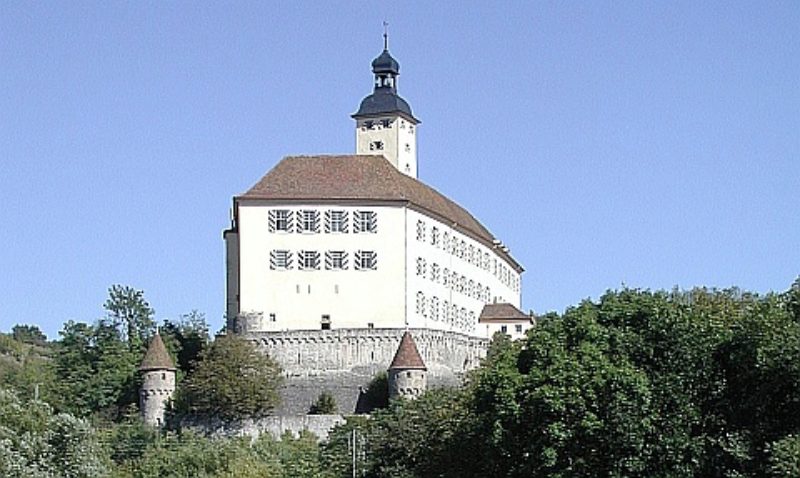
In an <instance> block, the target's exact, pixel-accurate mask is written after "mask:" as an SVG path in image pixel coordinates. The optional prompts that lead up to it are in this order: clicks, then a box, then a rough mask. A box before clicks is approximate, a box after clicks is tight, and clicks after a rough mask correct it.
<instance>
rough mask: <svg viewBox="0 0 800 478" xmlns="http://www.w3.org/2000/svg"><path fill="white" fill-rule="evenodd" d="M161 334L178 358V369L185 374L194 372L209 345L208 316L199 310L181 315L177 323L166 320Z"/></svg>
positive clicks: (160, 331)
mask: <svg viewBox="0 0 800 478" xmlns="http://www.w3.org/2000/svg"><path fill="white" fill-rule="evenodd" d="M159 333H160V334H161V338H162V339H163V340H164V344H165V345H166V346H167V349H168V350H169V351H170V352H171V353H172V354H173V355H174V356H175V357H176V358H177V361H176V365H177V366H178V369H180V370H181V371H183V372H184V373H189V372H191V371H192V370H193V367H194V364H195V363H196V362H197V361H198V359H199V358H200V352H201V351H202V350H203V348H204V347H205V346H206V345H208V343H209V336H208V323H207V322H206V316H205V314H203V313H202V312H199V311H197V310H192V311H191V312H189V313H188V314H184V315H181V317H180V318H179V319H178V320H177V321H170V320H164V323H163V324H162V326H161V328H160V330H159Z"/></svg>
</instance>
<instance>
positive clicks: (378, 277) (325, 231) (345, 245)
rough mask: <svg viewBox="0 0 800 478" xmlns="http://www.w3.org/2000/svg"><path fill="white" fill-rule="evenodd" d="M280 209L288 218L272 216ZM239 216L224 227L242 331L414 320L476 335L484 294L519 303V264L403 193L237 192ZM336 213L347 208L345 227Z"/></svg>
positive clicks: (234, 311)
mask: <svg viewBox="0 0 800 478" xmlns="http://www.w3.org/2000/svg"><path fill="white" fill-rule="evenodd" d="M376 160H377V159H376ZM364 214H374V229H373V230H372V231H364V230H361V229H363V227H361V228H359V227H356V225H355V224H356V221H357V218H360V217H361V216H362V215H364ZM284 215H285V216H287V217H291V221H292V226H291V227H283V225H282V224H281V225H278V224H276V222H275V221H276V219H275V218H276V216H284ZM237 216H238V220H237V226H238V227H237V230H238V234H228V235H226V238H227V239H228V244H227V250H228V253H229V254H233V255H234V257H229V258H228V261H227V263H228V267H229V268H230V267H235V266H237V265H238V268H239V269H238V273H235V274H234V273H231V271H230V270H229V274H228V294H229V310H228V314H229V316H237V315H240V316H243V317H244V318H245V319H246V320H245V321H241V323H245V324H246V329H247V331H248V332H264V331H285V330H319V329H324V328H331V329H340V328H403V327H414V328H424V329H435V330H446V331H455V332H461V333H465V334H469V335H471V336H478V337H484V336H485V333H486V332H485V331H484V330H482V329H481V328H480V327H479V326H478V316H479V315H480V312H481V310H482V308H483V306H484V305H485V304H487V303H491V302H509V303H511V304H513V305H514V306H515V307H519V305H520V274H519V272H518V271H517V270H516V269H515V267H513V266H512V265H511V264H509V263H508V262H507V261H506V259H504V257H503V255H501V254H498V253H497V249H496V248H493V247H487V246H486V245H485V244H483V243H482V242H480V241H477V240H475V239H472V238H471V237H470V236H468V235H467V234H464V233H463V232H461V231H458V230H456V229H454V228H452V227H450V226H448V225H446V224H444V223H443V222H441V221H439V220H436V219H434V218H432V217H430V216H428V215H425V214H422V213H421V212H419V211H417V210H415V209H414V208H413V206H408V205H407V204H406V203H396V204H392V203H389V204H380V203H374V204H363V205H355V204H345V203H338V204H337V203H333V202H331V203H324V204H304V205H298V204H280V203H276V202H274V201H264V200H247V201H245V200H240V202H239V204H238V214H237ZM271 216H272V218H271ZM334 216H337V217H339V218H346V224H347V225H346V227H345V228H344V230H343V231H342V230H336V229H341V225H340V226H339V227H333V228H332V226H333V224H332V223H331V219H332V217H334ZM305 219H308V222H309V224H305V225H304V224H302V223H303V221H304V220H305ZM340 222H341V221H340ZM276 226H277V227H276ZM281 229H288V230H281ZM303 229H309V230H303ZM234 241H235V242H234ZM237 243H238V244H237ZM365 257H366V258H371V261H366V260H365ZM370 262H371V263H370ZM237 285H238V286H239V290H238V292H237V291H236V290H235V288H236V286H237ZM231 297H234V300H233V301H231V300H230V298H231ZM235 297H238V298H239V301H238V304H237V303H236V300H235ZM237 305H238V307H237Z"/></svg>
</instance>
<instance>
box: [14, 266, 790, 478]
mask: <svg viewBox="0 0 800 478" xmlns="http://www.w3.org/2000/svg"><path fill="white" fill-rule="evenodd" d="M105 309H106V316H105V317H104V318H102V319H100V320H98V321H95V322H93V323H91V324H88V323H79V322H68V323H66V324H65V325H64V328H63V329H62V331H61V333H60V338H59V339H58V340H55V341H50V342H47V341H46V340H45V338H44V337H43V336H41V335H40V334H41V333H40V332H39V333H37V332H38V328H36V327H35V326H24V327H23V326H19V328H17V327H15V330H14V331H12V332H11V333H9V334H2V335H0V389H5V390H4V391H2V392H0V476H8V477H17V476H19V477H23V476H24V477H30V476H36V477H51V476H52V477H55V476H74V477H99V476H112V477H131V478H133V477H228V476H230V477H233V476H237V477H250V476H253V477H256V476H258V477H319V478H334V477H337V478H338V477H342V478H343V477H350V476H353V471H354V470H353V466H354V465H355V467H356V469H355V474H356V476H365V477H399V478H405V477H408V478H412V477H420V478H422V477H530V476H552V477H595V476H597V477H601V476H602V477H606V476H615V477H623V476H631V477H633V476H647V477H694V476H697V477H731V478H733V477H764V476H766V477H796V476H800V280H798V281H796V282H795V283H794V284H793V285H792V286H791V287H790V288H789V289H788V290H787V291H786V292H784V293H779V294H778V293H776V294H766V295H758V294H753V293H748V292H745V291H740V290H737V289H730V290H706V289H702V288H701V289H694V290H691V291H680V290H674V291H657V292H651V291H645V290H631V289H623V290H620V291H610V292H607V293H606V294H605V295H603V296H602V297H601V298H600V299H599V300H597V301H590V300H586V301H584V302H582V303H580V304H578V305H576V306H574V307H571V308H569V309H567V310H566V311H565V312H564V313H561V314H559V313H550V314H547V315H545V316H542V317H540V318H539V321H538V324H537V326H536V327H534V328H533V329H532V330H531V331H530V332H529V333H528V335H527V337H526V338H525V339H523V340H520V341H515V342H512V341H510V340H508V339H507V337H505V336H502V335H498V336H496V337H495V338H494V340H493V342H492V345H491V349H490V351H489V354H488V356H487V358H486V360H485V361H484V363H483V364H482V366H481V367H480V368H478V369H477V370H475V371H474V372H473V373H472V374H471V375H470V376H469V377H468V380H467V382H466V383H465V384H464V385H463V386H462V387H459V388H456V389H439V390H432V391H429V392H428V393H426V394H425V395H424V396H423V397H422V398H420V399H419V400H416V401H413V402H403V401H393V402H391V403H389V404H388V406H387V407H385V408H384V409H382V410H379V411H377V412H375V413H374V414H373V415H372V417H371V418H370V419H366V418H364V417H354V418H352V419H350V420H348V422H347V423H346V424H344V425H341V426H339V427H337V428H336V429H335V430H334V431H333V432H332V434H331V436H330V438H329V440H328V442H326V443H322V444H317V442H316V440H315V439H314V438H313V437H312V436H307V435H304V436H301V437H299V438H293V437H289V436H286V437H284V439H283V440H281V441H278V440H274V439H272V438H269V437H261V438H259V439H258V440H256V441H250V440H249V439H240V438H233V439H221V438H209V437H205V436H201V435H198V434H196V433H192V432H188V431H185V430H180V429H175V428H172V429H166V430H161V431H157V430H154V429H151V428H148V427H145V426H143V425H142V424H141V423H140V421H139V419H138V416H137V411H136V389H137V387H138V380H139V379H138V376H137V375H138V374H137V372H136V366H137V365H138V361H140V360H141V357H142V355H143V353H144V346H145V344H146V343H147V340H148V339H149V337H150V336H151V335H152V333H153V332H154V328H155V323H154V321H153V320H152V316H153V312H152V309H151V308H150V306H149V305H148V304H147V303H146V301H145V300H144V297H143V295H142V293H141V291H136V290H135V289H131V288H126V287H119V286H115V287H113V288H112V289H111V290H110V294H109V302H107V303H106V307H105ZM161 334H162V336H163V337H164V339H165V342H166V344H167V346H168V348H169V349H170V352H171V353H172V355H173V358H174V359H175V360H176V363H177V364H178V368H179V384H178V397H184V398H183V399H181V400H183V402H182V403H183V405H182V406H183V412H182V413H190V414H191V413H195V414H197V413H211V414H216V415H217V416H219V417H235V418H243V417H247V416H248V414H251V413H252V414H262V413H264V412H265V411H268V410H269V408H270V406H271V405H272V404H271V403H267V404H266V406H255V405H254V404H256V403H257V402H259V400H256V401H255V402H254V401H253V400H252V396H251V397H242V398H243V400H241V405H242V407H241V408H239V409H236V411H233V412H232V411H230V410H228V409H219V408H218V407H220V406H222V405H221V404H218V403H212V402H213V401H208V400H206V399H205V397H207V396H210V395H208V394H205V392H204V391H203V390H204V389H203V387H204V386H206V385H204V384H213V385H208V386H209V387H214V388H215V389H217V390H218V391H220V390H228V388H227V387H229V384H230V383H233V382H236V381H237V380H238V381H240V380H241V374H240V373H239V372H240V370H238V369H237V368H236V367H230V366H228V365H230V364H231V363H232V362H233V363H237V362H236V360H238V359H236V360H233V359H231V360H229V359H223V360H222V361H220V362H218V363H216V364H212V363H210V362H209V363H208V364H206V365H204V364H203V362H204V360H205V359H207V358H209V357H223V358H224V357H230V355H229V354H231V353H234V352H233V351H234V350H238V352H235V353H240V354H245V355H241V356H246V354H249V353H251V351H250V350H246V345H242V344H241V343H236V344H235V345H234V346H228V345H225V343H224V341H223V342H220V341H219V339H218V340H216V341H213V342H212V341H211V340H210V338H209V336H208V331H207V326H206V324H205V320H204V319H203V317H202V314H199V313H192V314H188V315H187V316H185V317H182V318H180V319H178V320H176V321H165V322H164V324H163V326H162V327H161ZM218 342H219V343H218ZM212 344H217V345H216V347H228V348H225V349H222V350H216V351H214V346H212ZM209 360H210V359H209ZM198 370H200V371H202V372H198ZM263 370H264V373H267V374H268V375H266V377H267V378H264V379H262V380H261V383H268V384H269V387H271V389H270V390H267V389H264V390H261V391H260V392H262V393H264V395H263V397H265V398H263V399H262V400H261V401H267V402H268V401H270V400H272V399H273V398H270V397H274V393H273V392H274V390H275V388H276V387H277V386H279V383H280V381H279V379H278V378H276V377H277V375H279V371H278V369H277V367H275V365H274V363H272V362H269V361H267V362H265V365H264V366H263ZM209 371H212V372H213V373H212V372H209ZM195 374H196V375H195ZM262 377H264V376H262ZM273 379H274V380H273ZM230 386H231V387H232V386H233V385H230ZM231 390H232V389H231ZM242 390H248V388H242ZM226 393H227V392H226ZM241 393H246V392H241ZM188 397H196V400H197V401H195V402H191V399H190V398H188ZM225 397H227V398H226V401H229V400H232V401H234V402H237V401H239V400H238V399H237V397H238V394H236V393H234V394H233V395H225ZM231 397H233V398H231ZM179 411H180V410H179Z"/></svg>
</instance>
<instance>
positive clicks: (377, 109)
mask: <svg viewBox="0 0 800 478" xmlns="http://www.w3.org/2000/svg"><path fill="white" fill-rule="evenodd" d="M372 73H373V74H374V75H375V88H374V90H373V92H372V94H371V95H369V96H367V97H366V98H364V99H363V100H362V101H361V105H360V106H359V108H358V111H357V112H355V113H354V114H353V119H355V120H356V154H369V155H382V156H384V157H386V159H388V160H389V162H390V163H392V166H394V167H395V168H397V170H398V171H400V172H402V173H403V174H407V175H408V176H411V177H412V178H416V177H417V125H418V124H419V120H418V119H417V118H415V117H414V115H413V114H412V113H411V106H409V105H408V103H407V102H406V100H404V99H403V98H401V97H400V95H398V94H397V77H398V76H399V75H400V64H399V63H398V62H397V60H395V59H394V57H392V55H391V54H390V53H389V42H388V37H387V35H386V34H385V33H384V35H383V52H382V53H381V54H380V55H379V56H378V57H377V58H375V59H374V60H372Z"/></svg>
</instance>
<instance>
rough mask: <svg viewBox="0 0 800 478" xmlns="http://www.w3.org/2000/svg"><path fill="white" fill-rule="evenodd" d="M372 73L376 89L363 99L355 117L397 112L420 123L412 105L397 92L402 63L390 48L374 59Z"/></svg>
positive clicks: (354, 114)
mask: <svg viewBox="0 0 800 478" xmlns="http://www.w3.org/2000/svg"><path fill="white" fill-rule="evenodd" d="M372 73H373V74H374V75H375V90H374V91H373V92H372V94H371V95H369V96H367V97H366V98H364V99H363V100H361V105H359V107H358V111H357V112H355V113H353V115H352V117H353V118H360V117H366V116H380V115H385V114H392V113H397V114H400V115H402V116H405V117H406V119H408V120H409V121H412V122H414V123H415V124H416V123H419V120H418V119H416V118H414V114H413V113H411V106H409V104H408V102H407V101H406V100H404V99H403V98H401V97H400V95H398V94H397V76H398V75H399V74H400V63H398V62H397V60H395V59H394V57H393V56H392V55H391V54H390V53H389V50H388V49H386V48H384V49H383V51H382V52H381V54H380V55H378V57H377V58H375V59H374V60H372Z"/></svg>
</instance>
